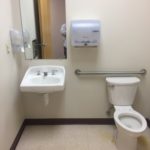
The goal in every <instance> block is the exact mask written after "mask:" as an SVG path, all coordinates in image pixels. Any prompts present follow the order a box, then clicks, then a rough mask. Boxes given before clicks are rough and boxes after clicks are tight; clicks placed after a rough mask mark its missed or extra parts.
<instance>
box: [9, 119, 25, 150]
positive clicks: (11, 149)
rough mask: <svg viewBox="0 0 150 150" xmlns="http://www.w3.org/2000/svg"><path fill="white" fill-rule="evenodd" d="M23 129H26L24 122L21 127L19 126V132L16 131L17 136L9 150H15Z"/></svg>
mask: <svg viewBox="0 0 150 150" xmlns="http://www.w3.org/2000/svg"><path fill="white" fill-rule="evenodd" d="M25 127H26V123H25V120H24V121H23V123H22V125H21V127H20V129H19V131H18V134H17V136H16V138H15V140H14V142H13V144H12V145H11V147H10V150H15V149H16V147H17V144H18V143H19V140H20V138H21V135H22V133H23V131H24V129H25Z"/></svg>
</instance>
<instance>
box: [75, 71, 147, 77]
mask: <svg viewBox="0 0 150 150" xmlns="http://www.w3.org/2000/svg"><path fill="white" fill-rule="evenodd" d="M146 73H147V70H146V69H141V70H140V71H81V70H80V69H76V70H75V74H76V75H101V76H133V75H146Z"/></svg>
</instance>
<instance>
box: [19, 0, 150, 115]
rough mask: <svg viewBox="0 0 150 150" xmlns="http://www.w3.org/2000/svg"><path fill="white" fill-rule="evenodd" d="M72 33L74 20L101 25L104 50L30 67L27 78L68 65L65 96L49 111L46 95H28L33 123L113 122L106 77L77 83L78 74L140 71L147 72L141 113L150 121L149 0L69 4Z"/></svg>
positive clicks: (75, 0) (74, 0)
mask: <svg viewBox="0 0 150 150" xmlns="http://www.w3.org/2000/svg"><path fill="white" fill-rule="evenodd" d="M66 5H67V29H68V33H69V32H70V31H69V28H70V21H71V20H74V19H98V20H100V21H101V25H102V26H101V44H100V47H98V48H83V49H80V48H78V49H75V48H72V47H71V46H70V33H69V34H68V35H69V36H68V59H67V60H45V61H24V67H23V70H22V75H23V73H24V72H25V70H26V68H27V67H28V66H29V65H36V64H62V65H65V67H66V72H67V73H66V88H65V91H64V92H58V93H53V94H50V104H49V106H47V107H45V106H44V104H43V97H42V95H36V94H24V98H23V99H24V106H25V111H26V117H28V118H50V117H58V118H60V117H62V118H68V117H70V118H73V117H74V118H80V117H81V118H82V117H87V118H88V117H93V118H100V117H107V115H106V111H107V109H108V106H109V105H108V102H107V97H106V83H105V78H103V77H77V76H76V75H74V70H75V69H77V68H80V69H83V70H113V71H117V70H139V69H141V68H146V69H147V70H148V74H147V75H146V77H145V78H142V81H141V83H140V88H139V91H138V96H137V99H136V102H135V103H136V105H135V108H136V109H137V110H138V111H139V112H141V113H142V114H143V115H144V116H145V117H150V109H149V108H150V99H149V98H150V74H149V71H150V17H149V14H150V1H148V0H138V1H137V0H114V1H111V0H94V1H92V0H82V1H81V0H66Z"/></svg>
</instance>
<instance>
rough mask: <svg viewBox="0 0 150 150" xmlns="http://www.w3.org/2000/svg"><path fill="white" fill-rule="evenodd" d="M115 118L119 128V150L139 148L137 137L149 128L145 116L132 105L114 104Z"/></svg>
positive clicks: (135, 149)
mask: <svg viewBox="0 0 150 150" xmlns="http://www.w3.org/2000/svg"><path fill="white" fill-rule="evenodd" d="M114 107H115V113H114V120H115V124H116V126H117V129H118V131H117V132H118V133H117V137H116V145H117V147H118V149H119V150H137V137H139V136H141V135H142V134H143V132H144V131H145V130H146V128H147V122H146V120H145V118H144V117H143V116H142V115H141V114H140V113H138V112H137V111H135V110H134V109H133V108H132V107H131V106H114Z"/></svg>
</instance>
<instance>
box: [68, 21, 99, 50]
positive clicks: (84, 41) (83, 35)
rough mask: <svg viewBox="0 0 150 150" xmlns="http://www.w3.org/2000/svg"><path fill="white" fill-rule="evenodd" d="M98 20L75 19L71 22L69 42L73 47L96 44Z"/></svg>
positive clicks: (97, 43)
mask: <svg viewBox="0 0 150 150" xmlns="http://www.w3.org/2000/svg"><path fill="white" fill-rule="evenodd" d="M99 42H100V22H99V21H98V20H75V21H72V22H71V44H72V46H74V47H83V46H84V47H85V46H92V47H94V46H98V45H99Z"/></svg>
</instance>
